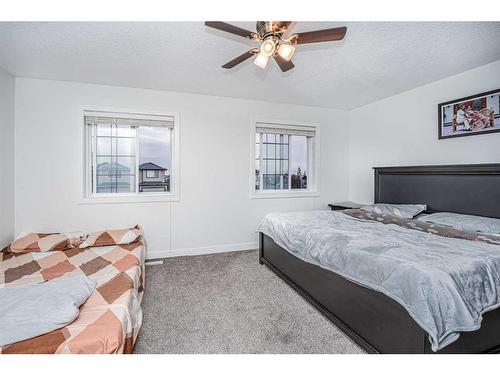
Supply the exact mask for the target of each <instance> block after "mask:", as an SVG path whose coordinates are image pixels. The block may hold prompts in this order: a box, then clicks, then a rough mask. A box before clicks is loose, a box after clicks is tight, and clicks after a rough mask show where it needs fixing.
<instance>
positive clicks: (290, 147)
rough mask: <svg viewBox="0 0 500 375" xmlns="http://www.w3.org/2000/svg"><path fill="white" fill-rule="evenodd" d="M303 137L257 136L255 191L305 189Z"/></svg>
mask: <svg viewBox="0 0 500 375" xmlns="http://www.w3.org/2000/svg"><path fill="white" fill-rule="evenodd" d="M307 147H308V142H307V136H305V135H289V134H274V133H273V134H271V133H264V132H257V133H256V137H255V190H285V189H307V173H308V170H307V169H308V160H307V154H308V153H307Z"/></svg>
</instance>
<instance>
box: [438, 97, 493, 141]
mask: <svg viewBox="0 0 500 375" xmlns="http://www.w3.org/2000/svg"><path fill="white" fill-rule="evenodd" d="M438 131H439V133H438V134H439V139H445V138H455V137H464V136H467V135H477V134H485V133H495V132H500V89H498V90H493V91H488V92H483V93H481V94H476V95H472V96H468V97H465V98H460V99H455V100H451V101H449V102H446V103H440V104H439V105H438Z"/></svg>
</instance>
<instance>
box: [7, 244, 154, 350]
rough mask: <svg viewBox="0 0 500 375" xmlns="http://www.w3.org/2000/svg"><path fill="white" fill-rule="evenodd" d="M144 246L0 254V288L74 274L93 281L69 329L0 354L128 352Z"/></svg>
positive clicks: (136, 319)
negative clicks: (85, 299) (89, 291)
mask: <svg viewBox="0 0 500 375" xmlns="http://www.w3.org/2000/svg"><path fill="white" fill-rule="evenodd" d="M145 252H146V249H145V244H144V242H143V240H142V238H141V239H140V240H139V241H137V242H134V243H131V244H127V245H119V246H104V247H91V248H88V249H78V248H74V249H70V250H65V251H49V252H32V253H26V254H12V253H9V254H4V253H0V288H2V287H6V286H7V287H8V286H11V285H20V284H32V283H40V282H44V281H48V280H53V279H61V278H65V277H71V276H75V275H87V276H88V277H90V278H91V279H94V280H95V281H96V282H97V287H96V289H95V290H94V292H93V293H92V295H91V296H90V297H89V299H88V300H87V301H86V302H85V303H84V304H83V305H82V306H81V307H80V314H79V316H78V317H77V318H76V320H75V321H73V322H72V323H71V324H69V325H67V326H66V327H64V328H61V329H58V330H55V331H52V332H50V333H47V334H44V335H41V336H38V337H34V338H31V339H28V340H24V341H21V342H17V343H14V344H11V345H6V346H4V347H0V353H73V354H75V353H87V354H97V353H132V351H133V348H134V343H135V340H136V338H137V335H138V333H139V329H140V327H141V323H142V310H141V301H142V296H143V293H144V259H145Z"/></svg>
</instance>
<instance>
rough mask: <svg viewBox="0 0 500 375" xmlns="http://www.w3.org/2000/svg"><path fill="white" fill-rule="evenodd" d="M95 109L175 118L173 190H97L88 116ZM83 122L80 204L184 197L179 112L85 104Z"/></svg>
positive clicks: (119, 113)
mask: <svg viewBox="0 0 500 375" xmlns="http://www.w3.org/2000/svg"><path fill="white" fill-rule="evenodd" d="M93 112H95V113H96V114H98V113H103V112H105V113H107V114H116V115H117V116H118V115H121V116H122V117H126V116H139V117H140V116H143V117H148V116H164V117H170V118H173V122H174V126H173V128H172V130H171V141H170V142H171V160H172V163H171V164H172V165H171V170H170V191H169V192H141V193H139V192H138V189H136V192H131V193H94V191H95V187H94V188H93V187H92V184H93V183H94V182H95V181H93V178H92V176H91V173H92V165H95V160H91V158H92V157H93V156H94V158H95V150H93V148H94V142H92V134H91V133H90V132H91V129H90V128H89V127H88V126H87V125H86V124H85V116H88V115H89V114H92V113H93ZM80 113H81V124H83V125H82V126H83V142H84V156H83V173H84V176H83V184H82V185H83V194H82V195H83V197H82V199H80V200H79V202H78V203H81V204H93V203H136V202H137V203H140V202H172V201H179V200H180V194H179V192H180V173H179V154H180V153H179V143H180V121H179V114H178V113H176V112H163V111H162V112H159V111H152V110H140V109H123V108H108V107H106V108H104V107H84V108H81V111H80ZM138 142H139V138H138V137H137V140H136V152H137V160H139V159H138V157H139V154H138V152H139V145H138ZM136 165H137V167H136V179H137V181H136V184H137V186H138V183H139V180H138V179H139V167H138V165H139V162H138V161H137V162H136Z"/></svg>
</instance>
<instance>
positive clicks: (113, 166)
mask: <svg viewBox="0 0 500 375" xmlns="http://www.w3.org/2000/svg"><path fill="white" fill-rule="evenodd" d="M97 169H99V171H130V168H127V167H126V166H124V165H122V164H120V163H107V162H103V163H99V164H97Z"/></svg>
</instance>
